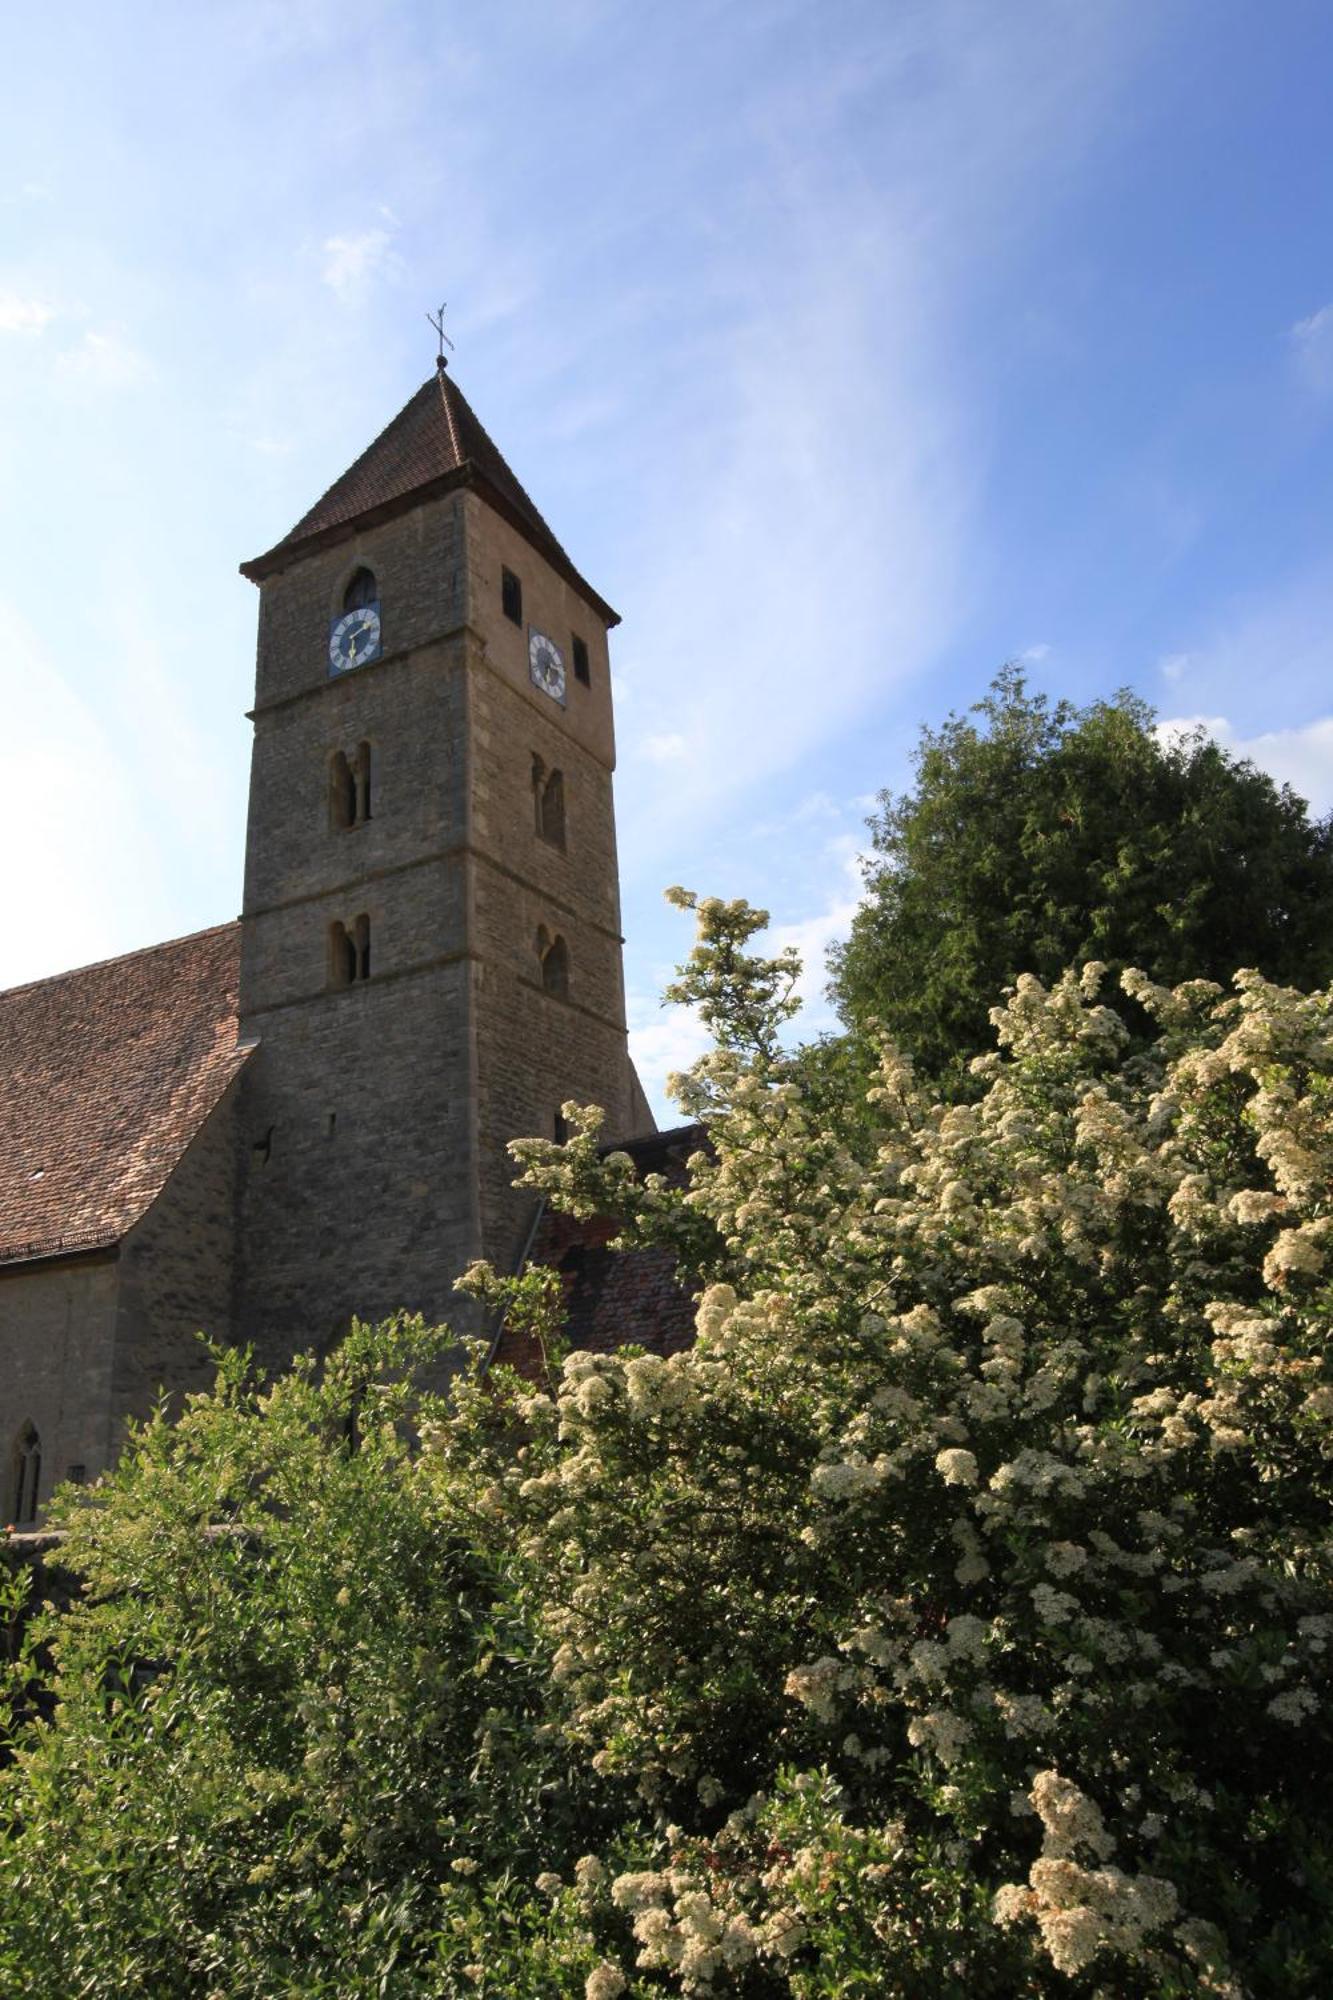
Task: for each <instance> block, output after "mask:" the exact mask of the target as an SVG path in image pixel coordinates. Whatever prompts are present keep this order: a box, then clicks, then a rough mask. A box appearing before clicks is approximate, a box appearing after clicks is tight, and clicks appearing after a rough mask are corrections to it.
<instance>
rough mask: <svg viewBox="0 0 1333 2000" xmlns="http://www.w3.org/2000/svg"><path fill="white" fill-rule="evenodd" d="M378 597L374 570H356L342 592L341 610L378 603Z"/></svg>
mask: <svg viewBox="0 0 1333 2000" xmlns="http://www.w3.org/2000/svg"><path fill="white" fill-rule="evenodd" d="M379 597H380V593H379V585H378V584H377V583H376V581H375V572H374V570H371V569H359V570H356V571H354V572H353V575H352V578H351V580H350V582H349V583H348V585H347V588H346V590H345V591H344V592H343V610H344V611H360V610H361V608H362V606H363V605H366V604H378V603H379Z"/></svg>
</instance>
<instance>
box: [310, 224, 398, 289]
mask: <svg viewBox="0 0 1333 2000" xmlns="http://www.w3.org/2000/svg"><path fill="white" fill-rule="evenodd" d="M401 268H402V260H401V258H400V257H399V256H398V253H397V251H396V250H395V249H394V247H393V232H392V230H389V229H363V230H361V231H360V232H359V233H358V234H357V235H354V236H330V237H327V238H326V239H325V242H324V283H325V284H326V285H327V286H328V287H329V289H330V290H331V291H334V292H336V293H337V295H338V297H339V298H340V299H341V300H342V301H343V303H344V304H345V305H355V304H357V303H359V302H360V300H362V299H364V298H365V297H366V295H367V294H368V292H369V291H370V288H371V285H372V283H373V281H374V280H375V279H376V278H381V277H387V276H389V275H391V274H393V273H395V272H397V271H399V270H400V269H401Z"/></svg>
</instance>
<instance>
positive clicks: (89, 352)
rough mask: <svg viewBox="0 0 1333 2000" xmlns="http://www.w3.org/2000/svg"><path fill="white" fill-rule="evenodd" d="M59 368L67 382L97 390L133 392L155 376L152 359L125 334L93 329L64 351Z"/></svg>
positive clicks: (58, 362)
mask: <svg viewBox="0 0 1333 2000" xmlns="http://www.w3.org/2000/svg"><path fill="white" fill-rule="evenodd" d="M56 368H57V371H58V372H59V374H60V375H61V376H62V377H63V378H64V379H65V380H66V381H70V382H77V383H82V384H85V385H87V386H88V387H90V388H94V389H131V388H134V387H135V386H136V385H137V384H138V383H140V382H142V381H144V380H145V379H146V378H147V377H148V376H149V375H150V374H151V373H152V369H151V367H150V364H149V361H148V357H147V356H146V355H145V354H143V353H142V352H141V351H140V349H138V348H137V347H135V346H134V345H133V344H132V343H131V342H130V341H128V340H127V339H126V338H125V336H124V335H123V334H121V333H117V332H114V331H108V332H105V333H102V332H98V331H96V330H94V329H93V328H91V327H90V328H89V329H88V331H87V332H86V333H85V334H84V335H83V337H82V339H81V340H79V341H78V342H77V343H76V344H75V345H74V346H73V347H67V348H65V349H64V350H63V351H62V353H61V354H60V355H59V356H58V358H57V361H56Z"/></svg>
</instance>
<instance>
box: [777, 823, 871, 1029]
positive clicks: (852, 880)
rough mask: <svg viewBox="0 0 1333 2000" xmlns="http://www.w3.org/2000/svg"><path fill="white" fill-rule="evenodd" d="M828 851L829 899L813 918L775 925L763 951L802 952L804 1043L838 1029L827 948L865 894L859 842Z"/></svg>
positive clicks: (846, 838) (848, 838)
mask: <svg viewBox="0 0 1333 2000" xmlns="http://www.w3.org/2000/svg"><path fill="white" fill-rule="evenodd" d="M824 853H825V858H826V860H827V862H828V864H829V867H830V869H831V871H832V874H833V881H832V884H831V886H830V888H829V891H828V900H827V901H826V902H825V904H824V905H823V907H822V908H821V909H819V910H816V911H815V913H814V914H813V916H809V917H801V918H798V919H797V920H796V921H795V922H793V923H782V924H775V925H773V927H772V928H771V930H770V931H769V932H768V934H767V936H766V937H765V939H764V948H765V950H770V951H784V950H786V948H787V947H788V946H789V945H794V946H795V947H796V950H797V951H798V952H799V954H800V958H801V976H800V979H799V980H798V981H797V985H796V993H797V997H798V999H799V1000H800V1002H801V1013H800V1015H799V1016H798V1018H797V1021H796V1024H795V1027H796V1032H797V1034H798V1035H799V1036H800V1037H801V1039H802V1040H808V1039H809V1038H810V1037H812V1036H814V1035H818V1034H823V1033H824V1032H825V1031H826V1030H828V1029H830V1028H832V1027H834V1026H836V1017H835V1016H834V1013H833V1009H832V1007H831V1006H830V1005H829V1002H828V1000H827V999H826V998H825V994H824V988H825V986H826V985H827V984H828V964H827V959H828V950H829V946H830V945H831V944H836V943H840V942H841V940H842V939H843V938H845V937H846V935H847V933H848V931H849V930H850V929H851V924H852V918H853V917H854V916H855V915H856V912H857V909H858V908H859V907H860V904H861V902H862V900H863V898H864V896H865V881H864V877H863V875H862V871H861V861H862V854H863V849H862V847H861V845H860V842H859V841H858V840H857V839H855V838H854V837H853V836H852V835H850V834H843V835H840V836H839V837H838V839H836V840H831V841H829V842H828V844H827V846H826V848H825V850H824Z"/></svg>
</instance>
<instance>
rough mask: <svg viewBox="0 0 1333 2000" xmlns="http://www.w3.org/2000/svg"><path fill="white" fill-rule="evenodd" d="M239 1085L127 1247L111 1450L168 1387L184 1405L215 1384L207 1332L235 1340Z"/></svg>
mask: <svg viewBox="0 0 1333 2000" xmlns="http://www.w3.org/2000/svg"><path fill="white" fill-rule="evenodd" d="M238 1084H239V1079H238V1080H237V1082H234V1083H233V1084H232V1085H231V1087H230V1089H229V1090H227V1091H226V1092H225V1093H224V1095H223V1096H222V1098H221V1099H220V1100H219V1102H218V1103H217V1104H216V1105H215V1106H214V1107H213V1110H212V1112H211V1113H210V1114H209V1116H208V1118H206V1119H205V1121H204V1123H203V1125H202V1126H201V1127H200V1129H199V1131H198V1132H197V1133H196V1134H195V1136H194V1139H193V1140H192V1142H191V1144H190V1145H189V1146H188V1147H187V1148H186V1151H185V1154H184V1157H183V1158H182V1159H181V1160H180V1162H179V1163H178V1165H177V1166H176V1168H175V1170H174V1171H173V1173H172V1174H171V1176H170V1177H169V1179H168V1181H167V1184H166V1186H165V1187H164V1188H163V1190H162V1192H161V1194H160V1195H159V1196H158V1198H157V1200H156V1201H155V1202H154V1203H153V1205H152V1207H151V1208H150V1209H149V1210H148V1212H147V1214H146V1215H145V1216H143V1217H142V1219H141V1220H140V1221H139V1222H137V1223H136V1224H135V1226H134V1228H133V1229H132V1230H131V1231H130V1232H129V1234H128V1236H127V1237H126V1238H125V1240H124V1242H123V1243H122V1245H121V1252H120V1286H119V1301H118V1309H117V1314H116V1352H115V1361H114V1366H113V1371H112V1382H111V1415H112V1422H113V1427H114V1430H115V1432H116V1434H117V1436H113V1448H114V1446H115V1444H116V1442H117V1437H118V1433H119V1429H120V1427H121V1425H122V1424H123V1423H124V1420H125V1419H126V1418H127V1417H130V1416H136V1417H142V1416H145V1415H146V1414H147V1413H148V1411H149V1410H150V1409H151V1408H152V1406H153V1404H154V1403H155V1402H156V1400H157V1396H158V1393H159V1391H160V1390H161V1389H162V1388H163V1387H166V1388H169V1389H170V1391H171V1393H172V1401H173V1404H174V1405H175V1406H176V1407H179V1404H180V1401H181V1398H182V1397H183V1396H184V1395H185V1394H187V1393H188V1392H189V1391H190V1390H192V1389H202V1388H205V1387H207V1385H208V1384H209V1383H210V1382H211V1381H212V1378H213V1365H212V1363H211V1362H210V1361H209V1359H208V1356H207V1354H206V1352H205V1350H204V1347H203V1343H202V1342H201V1341H200V1339H199V1338H198V1336H199V1334H200V1332H204V1333H207V1334H208V1335H209V1336H210V1337H211V1338H212V1339H214V1340H222V1341H227V1340H230V1338H231V1292H232V1275H233V1273H232V1253H233V1246H234V1223H235V1198H236V1187H235V1173H236V1106H237V1098H238Z"/></svg>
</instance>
